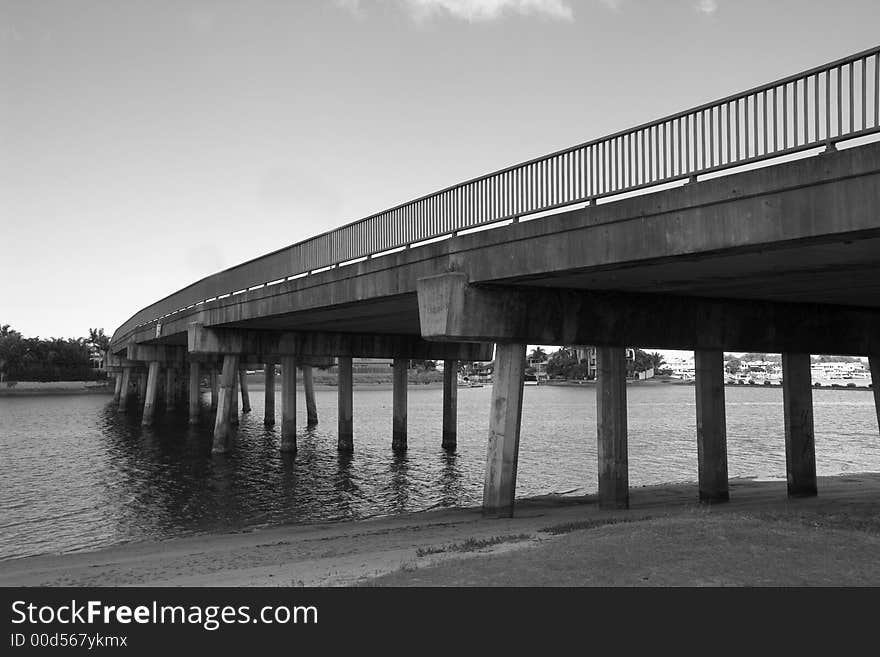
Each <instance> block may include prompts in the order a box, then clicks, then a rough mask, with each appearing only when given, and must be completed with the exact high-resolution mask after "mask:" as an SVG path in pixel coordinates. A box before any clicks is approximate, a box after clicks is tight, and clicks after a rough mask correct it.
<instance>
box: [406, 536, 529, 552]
mask: <svg viewBox="0 0 880 657" xmlns="http://www.w3.org/2000/svg"><path fill="white" fill-rule="evenodd" d="M530 538H532V535H531V534H511V535H508V536H491V537H489V538H469V539H467V540H465V541H462V542H461V543H453V544H452V545H437V546H431V547H425V548H419V549H418V550H417V551H416V556H419V557H426V556H428V555H429V554H440V553H443V552H476V551H477V550H482V549H483V548H487V547H491V546H493V545H498V544H499V543H512V542H514V541H524V540H528V539H530Z"/></svg>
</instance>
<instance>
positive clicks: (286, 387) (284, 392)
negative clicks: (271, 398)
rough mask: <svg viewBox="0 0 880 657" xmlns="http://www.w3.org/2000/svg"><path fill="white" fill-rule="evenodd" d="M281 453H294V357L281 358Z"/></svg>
mask: <svg viewBox="0 0 880 657" xmlns="http://www.w3.org/2000/svg"><path fill="white" fill-rule="evenodd" d="M281 451H282V452H291V453H293V452H296V357H295V356H282V357H281Z"/></svg>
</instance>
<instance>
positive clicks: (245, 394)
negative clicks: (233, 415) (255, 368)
mask: <svg viewBox="0 0 880 657" xmlns="http://www.w3.org/2000/svg"><path fill="white" fill-rule="evenodd" d="M238 384H239V388H240V389H241V412H242V413H250V412H251V395H250V391H248V381H247V368H245V367H243V368H241V369H240V370H239V371H238Z"/></svg>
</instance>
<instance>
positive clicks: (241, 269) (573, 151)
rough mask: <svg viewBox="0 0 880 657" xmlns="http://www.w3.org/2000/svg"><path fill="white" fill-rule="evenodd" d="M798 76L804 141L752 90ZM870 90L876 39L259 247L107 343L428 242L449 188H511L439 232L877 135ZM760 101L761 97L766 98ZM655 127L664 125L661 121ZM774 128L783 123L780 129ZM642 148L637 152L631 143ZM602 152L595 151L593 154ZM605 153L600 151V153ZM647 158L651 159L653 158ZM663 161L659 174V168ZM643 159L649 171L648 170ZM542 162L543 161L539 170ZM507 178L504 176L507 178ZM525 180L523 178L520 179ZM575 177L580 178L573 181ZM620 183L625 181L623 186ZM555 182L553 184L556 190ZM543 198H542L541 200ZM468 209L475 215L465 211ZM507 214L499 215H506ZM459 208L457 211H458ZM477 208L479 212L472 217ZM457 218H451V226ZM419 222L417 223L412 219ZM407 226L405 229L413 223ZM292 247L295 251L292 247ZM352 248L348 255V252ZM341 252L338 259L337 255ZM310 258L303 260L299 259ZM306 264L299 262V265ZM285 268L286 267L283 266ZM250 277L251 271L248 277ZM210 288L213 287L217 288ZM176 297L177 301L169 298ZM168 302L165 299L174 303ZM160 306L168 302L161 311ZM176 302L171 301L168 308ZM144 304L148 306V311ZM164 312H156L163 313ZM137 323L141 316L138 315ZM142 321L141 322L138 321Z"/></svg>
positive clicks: (878, 75) (877, 74)
mask: <svg viewBox="0 0 880 657" xmlns="http://www.w3.org/2000/svg"><path fill="white" fill-rule="evenodd" d="M869 60H871V61H873V62H874V63H873V82H872V81H870V80H868V79H867V78H866V74H867V70H868V67H869V64H868V62H869ZM857 62H861V66H860V67H859V70H860V72H861V80H862V82H861V85H860V87H859V91H860V94H861V96H860V107H861V110H859V111H860V112H861V114H860V118H861V122H862V125H861V129H855V128H854V117H855V116H856V113H857V110H854V109H853V108H854V104H853V103H854V94H855V89H856V87H857V86H858V85H857V84H856V82H855V80H854V79H853V72H852V66H853V65H854V64H855V63H857ZM847 66H849V67H850V75H849V83H848V86H847V93H848V95H849V107H850V110H849V112H848V113H846V116H847V120H848V126H846V128H847V129H846V130H845V131H844V130H843V127H842V123H841V122H842V120H843V116H844V114H845V111H844V108H843V100H842V99H841V93H842V89H843V82H842V78H843V77H844V75H843V71H844V67H847ZM835 69H837V70H838V71H839V74H838V76H837V86H836V102H837V105H834V103H833V102H832V100H831V99H830V96H828V98H829V99H826V100H825V101H824V102H825V103H826V104H825V105H822V106H821V107H822V110H824V111H822V117H823V119H824V121H826V122H830V117H831V116H832V112H833V111H836V114H834V116H835V117H836V119H837V124H836V126H837V132H836V134H832V130H831V125H830V123H829V124H828V127H825V128H824V134H823V133H822V130H820V125H819V116H820V105H819V76H822V75H823V74H824V77H823V80H824V89H825V91H826V95H828V94H830V89H831V88H832V86H833V85H832V76H831V72H832V71H834V70H835ZM810 78H814V79H815V82H814V83H813V89H814V91H815V97H816V105H815V108H814V109H813V112H814V115H813V119H814V121H815V124H816V127H815V129H814V130H813V131H812V133H811V131H810V127H809V126H807V125H806V122H807V116H808V114H809V111H810V104H809V103H808V99H807V97H806V95H807V87H808V80H809V79H810ZM798 82H802V84H801V87H802V89H803V93H804V100H803V105H802V106H801V107H802V110H801V111H802V121H803V123H802V126H803V131H804V134H803V139H802V140H801V142H800V143H799V142H798V139H799V134H798V123H797V122H798V107H799V105H798V103H799V101H798V99H797V98H794V99H793V100H792V101H791V103H792V105H791V108H793V121H794V134H793V135H792V134H791V131H790V130H789V124H788V123H786V121H787V120H788V117H789V115H790V114H791V109H790V108H789V106H788V105H786V104H785V103H787V102H788V100H787V99H785V95H783V98H784V101H783V107H782V113H783V118H782V120H783V124H782V126H780V125H779V124H778V122H777V116H776V111H777V98H776V94H775V93H774V94H773V112H774V114H773V122H774V123H773V124H772V125H770V126H769V127H768V125H767V120H768V115H767V109H766V107H765V108H764V111H763V114H759V109H758V100H757V98H758V94H761V93H764V92H767V91H770V90H775V89H780V88H783V91H784V92H786V91H787V88H788V86H787V85H789V84H792V83H793V84H794V85H795V91H794V92H793V93H792V96H795V95H796V90H797V83H798ZM870 85H873V100H871V101H870V103H871V106H872V107H873V114H874V119H873V121H872V122H871V125H868V121H867V118H868V117H867V114H868V110H867V108H868V103H869V97H870V95H871V94H870V93H869V86H870ZM878 88H880V45H878V46H874V47H872V48H868V49H866V50H862V51H861V52H858V53H855V54H852V55H848V56H846V57H842V58H840V59H837V60H834V61H832V62H828V63H825V64H821V65H819V66H815V67H813V68H810V69H806V70H804V71H801V72H799V73H795V74H793V75H789V76H786V77H784V78H780V79H778V80H775V81H773V82H769V83H765V84H761V85H758V86H756V87H753V88H751V89H748V90H746V91H740V92H737V93H735V94H732V95H729V96H726V97H724V98H720V99H717V100H713V101H710V102H707V103H703V104H701V105H698V106H696V107H691V108H689V109H686V110H683V111H680V112H676V113H674V114H670V115H667V116H664V117H662V118H659V119H655V120H652V121H649V122H647V123H643V124H640V125H637V126H635V127H631V128H627V129H625V130H621V131H618V132H615V133H612V134H609V135H604V136H602V137H599V138H596V139H592V140H589V141H585V142H582V143H579V144H576V145H574V146H569V147H567V148H564V149H560V150H557V151H554V152H552V153H548V154H544V155H541V156H539V157H535V158H532V159H530V160H526V161H523V162H519V163H517V164H514V165H511V166H508V167H505V168H503V169H498V170H496V171H492V172H490V173H487V174H484V175H480V176H477V177H475V178H471V179H468V180H465V181H463V182H459V183H456V184H454V185H450V186H448V187H445V188H443V189H440V190H439V191H435V192H432V193H429V194H425V195H423V196H419V197H417V198H414V199H411V200H409V201H406V202H404V203H400V204H398V205H395V206H392V207H390V208H388V209H385V210H382V211H380V212H376V213H373V214H370V215H368V216H366V217H364V218H362V219H358V220H356V221H353V222H350V223H348V224H345V225H343V226H339V227H336V228H333V229H330V230H328V231H325V232H323V233H321V234H319V235H315V236H313V237H310V238H308V239H306V240H303V241H301V242H297V243H295V244H291V245H288V246H285V247H282V248H280V249H277V250H275V251H272V252H270V253H267V254H264V255H262V256H259V257H257V258H253V259H251V260H247V261H245V262H243V263H240V264H238V265H234V266H232V267H228V268H226V269H224V270H222V271H220V272H217V273H215V274H212V275H210V276H206V277H204V278H202V279H199V280H198V281H195V282H194V283H191V284H190V285H188V286H186V287H184V288H182V289H181V290H178V291H177V292H173V293H171V294H169V295H167V296H166V297H163V298H162V299H160V300H159V301H157V302H155V303H153V304H151V305H150V306H148V307H147V308H144V309H142V310H141V311H139V312H138V313H135V315H133V316H132V317H131V318H129V319H128V320H127V321H126V322H125V323H124V324H123V325H122V326H121V327H120V328H119V329H118V330H117V331H116V333H114V342H116V341H117V338H118V336H119V337H124V336H125V334H127V333H130V331H131V330H132V329H133V328H136V327H137V326H141V325H143V324H144V323H149V322H152V321H156V320H158V319H161V318H162V317H164V316H167V314H171V313H176V312H178V311H179V310H181V309H185V308H188V307H190V306H191V305H193V304H200V303H203V302H205V301H207V300H209V299H213V298H214V297H217V296H224V295H225V294H229V293H231V292H235V291H239V290H241V289H247V288H249V287H253V286H257V285H261V284H265V283H266V282H267V281H273V280H276V278H278V276H276V274H279V273H281V274H283V276H282V277H290V276H292V275H300V274H303V273H308V272H309V271H314V270H316V269H321V268H324V267H327V266H332V265H335V264H339V263H340V262H345V261H348V260H351V259H357V258H359V257H371V256H372V255H375V254H379V253H382V252H384V251H388V250H392V249H395V248H399V247H400V246H404V245H406V244H412V243H416V242H420V241H424V240H427V239H432V238H434V237H436V236H438V235H439V234H441V233H444V231H440V233H438V232H437V230H436V229H435V227H434V223H436V222H434V223H431V225H430V227H428V226H425V225H424V224H425V223H426V222H425V221H424V211H425V207H424V206H425V205H426V204H427V202H430V201H434V200H437V201H439V200H441V199H442V200H444V201H447V202H448V201H449V199H450V196H451V195H452V193H453V192H458V191H462V192H464V193H470V192H471V191H473V190H475V189H480V187H479V186H481V185H483V184H484V183H494V184H495V187H494V188H493V190H492V194H493V195H495V196H496V197H497V196H500V195H509V196H510V198H509V199H508V200H509V202H506V201H504V200H501V199H498V198H492V199H488V198H486V199H477V201H476V208H475V209H474V208H465V207H464V206H463V205H459V206H456V207H451V206H450V207H449V208H447V210H451V211H453V214H454V216H453V217H452V222H451V223H454V224H455V225H454V226H453V227H452V228H451V229H449V230H446V231H445V233H454V232H455V231H456V230H460V229H463V228H470V227H474V226H478V225H484V224H489V223H494V222H496V221H500V220H503V219H505V218H510V217H512V216H521V215H525V214H532V213H536V212H541V211H545V210H548V209H552V208H557V207H563V206H565V205H571V204H574V203H580V202H584V201H586V200H593V199H596V198H599V197H602V196H610V195H614V194H619V193H623V192H627V191H634V190H638V189H643V188H646V187H650V186H653V185H657V184H662V183H665V182H670V181H674V180H680V179H682V178H686V177H693V176H694V175H696V174H698V173H707V172H710V171H717V170H720V169H724V168H731V167H735V166H740V165H742V164H746V163H749V162H755V161H760V160H764V159H768V158H772V157H778V156H781V155H786V154H789V153H792V152H797V151H801V150H806V149H808V148H816V147H817V146H821V145H822V144H823V143H826V144H832V143H833V142H834V141H842V140H844V139H850V138H853V137H855V136H861V135H864V134H873V133H876V132H880V119H878V104H880V101H878V99H877V96H878ZM751 97H754V98H755V100H754V102H753V103H752V105H753V109H752V113H753V120H754V127H753V128H752V130H751V131H750V129H749V111H750V108H749V103H748V100H746V102H745V103H743V104H742V106H744V108H743V113H744V115H745V125H744V126H743V125H742V124H741V123H740V116H739V111H740V109H739V108H740V106H741V105H740V103H738V102H736V101H739V100H742V99H749V98H751ZM764 100H765V101H766V96H765V98H764ZM735 102H736V119H735V125H734V128H735V131H736V134H735V137H734V136H733V131H732V129H731V111H730V110H731V108H730V104H731V103H735ZM724 106H727V112H726V121H727V126H726V131H725V128H724V126H723V125H722V124H721V115H722V108H723V107H724ZM716 108H717V109H718V112H717V114H718V122H717V124H715V123H710V125H709V132H708V138H709V142H708V145H709V150H710V152H709V157H708V158H707V155H706V146H707V143H706V135H707V132H706V128H705V126H702V127H701V132H700V138H701V144H700V146H701V148H702V152H699V151H698V149H697V143H696V141H697V136H698V135H697V129H696V120H695V121H694V132H693V139H694V143H693V151H689V150H687V148H688V147H686V148H684V149H683V148H682V144H681V139H682V135H684V139H685V143H686V144H687V141H688V139H689V136H690V135H689V133H688V130H689V128H688V129H687V130H683V129H682V125H681V122H680V120H681V119H684V118H686V117H692V116H693V117H698V116H699V117H700V121H704V120H705V114H703V115H702V116H701V114H700V113H703V112H706V110H714V109H716ZM715 114H716V112H714V111H711V112H710V115H711V119H710V121H714V120H715V119H714V115H715ZM759 116H760V117H762V118H763V121H764V125H763V129H762V131H760V134H761V136H762V138H763V149H759V143H758V135H759V129H758V126H757V122H758V119H759ZM676 122H679V123H678V127H677V130H676V128H675V124H676ZM667 126H668V128H669V139H670V142H671V141H672V140H673V136H674V135H677V137H678V140H679V143H678V148H677V149H676V147H675V144H674V143H670V142H667V141H666V128H667ZM661 127H662V128H661ZM741 127H744V131H743V132H744V137H745V143H743V141H742V138H741V135H740V128H741ZM780 127H781V128H782V130H781V131H780ZM653 128H657V130H655V133H656V132H659V131H660V129H662V130H663V139H664V142H663V145H662V146H661V145H660V143H659V141H658V142H657V144H656V145H652V144H650V143H649V144H647V146H646V144H644V143H642V144H641V145H640V146H638V145H636V146H633V144H632V143H631V142H632V141H635V139H634V137H635V136H637V135H638V136H641V137H642V138H644V135H645V134H648V135H649V136H650V134H651V133H650V132H647V133H646V131H650V130H651V129H653ZM771 131H772V149H771V148H770V146H769V145H768V141H767V140H768V135H769V134H770V132H771ZM716 134H717V138H718V143H717V144H716V143H715V142H714V141H713V139H714V137H715V136H716ZM750 135H751V136H753V137H754V148H753V149H751V150H753V151H754V152H753V153H752V154H751V155H750V154H749V152H750ZM722 136H726V139H727V158H726V160H725V158H724V157H723V147H722V145H721V139H722ZM792 136H793V146H791V147H789V146H788V140H789V138H790V137H792ZM626 137H629V139H627V140H626V142H625V143H626V148H627V152H626V153H611V154H610V159H609V160H608V161H605V162H599V161H598V160H597V161H596V162H586V161H585V160H584V158H586V154H587V153H591V152H592V151H591V149H593V150H595V149H597V148H598V149H602V147H603V146H605V145H608V146H609V147H608V148H606V149H605V150H606V151H611V150H613V149H612V148H610V146H611V145H613V144H615V143H617V147H619V146H620V142H619V141H617V140H622V138H626ZM732 137H733V139H735V148H736V157H735V158H733V157H732V152H731V138H732ZM780 137H781V141H782V144H783V147H782V148H779V147H778V143H777V141H778V138H780ZM740 146H744V151H745V157H740ZM630 148H632V149H633V150H632V152H629V149H630ZM639 149H641V150H639ZM599 152H600V153H602V152H603V151H601V150H600V151H599ZM579 153H580V154H581V158H582V159H581V161H580V163H578V162H575V163H574V164H573V165H572V164H570V163H568V162H566V164H565V165H564V166H573V168H572V169H571V170H566V171H563V172H561V173H560V172H559V171H557V172H556V174H555V177H554V175H553V174H552V172H551V175H550V176H547V175H544V176H543V177H542V178H541V179H540V180H537V179H536V180H534V181H531V182H529V181H525V183H523V182H522V181H518V182H513V181H511V179H510V178H511V177H510V176H508V174H512V173H514V172H518V173H519V174H520V175H522V174H524V172H532V171H533V170H534V168H535V165H543V164H544V163H553V162H554V161H555V163H556V165H557V166H559V165H560V160H559V158H563V157H565V156H572V155H574V157H571V158H570V159H571V160H575V159H576V157H577V154H579ZM605 154H606V155H607V153H605ZM639 154H641V157H642V161H641V167H640V166H639V162H638V157H637V156H638V155H639ZM716 154H717V162H716ZM646 155H647V157H648V164H647V165H646V163H645V156H646ZM652 157H653V158H655V159H654V160H651V158H652ZM661 162H662V175H661V169H660V165H661ZM667 164H669V165H670V169H671V172H670V171H669V170H667ZM588 165H589V166H590V167H591V168H590V170H589V175H588V172H587V166H588ZM652 165H656V168H655V169H652V168H651V167H652ZM646 166H647V169H646ZM547 168H550V167H547ZM505 176H507V178H505ZM575 176H581V177H583V178H584V180H583V181H577V182H575V183H572V177H575ZM589 176H592V177H593V179H592V180H589V179H588V178H589ZM523 177H525V176H523ZM581 183H583V184H581ZM623 183H625V184H623ZM563 184H566V185H572V184H573V185H574V186H573V188H572V190H568V191H570V192H571V193H567V194H557V193H556V192H557V191H561V187H562V185H563ZM557 188H558V190H557ZM516 194H520V195H522V194H525V195H529V194H532V195H533V197H536V198H539V199H541V202H532V203H530V204H529V203H522V202H518V201H517V199H515V198H514V195H516ZM547 198H549V199H550V201H547V200H546V199H547ZM554 199H555V200H554ZM499 200H500V201H501V204H502V205H503V206H504V210H505V211H504V212H501V213H500V214H499V211H498V208H497V207H495V204H496V202H497V201H499ZM471 210H473V212H471ZM505 212H506V214H505ZM456 213H457V214H456ZM401 214H403V218H405V219H409V218H410V217H409V215H414V216H413V217H412V218H413V219H418V220H420V221H421V224H418V225H415V227H414V228H413V227H412V226H406V227H405V229H403V230H392V231H390V232H391V233H393V235H389V234H388V232H389V229H388V226H387V225H385V224H386V223H387V222H383V221H382V220H384V219H390V218H391V217H392V216H394V217H397V218H399V217H400V215H401ZM464 215H467V216H464ZM477 215H479V216H477ZM370 222H378V223H377V225H376V226H374V227H373V229H374V230H373V231H372V232H371V233H370V234H371V235H373V236H374V237H376V239H371V240H369V241H370V242H371V243H372V248H371V249H366V248H364V247H360V248H356V249H351V248H348V249H345V248H339V244H338V242H339V241H340V240H341V238H342V237H344V236H345V233H346V232H349V233H352V232H354V231H356V230H359V229H369V228H370V226H369V225H368V224H369V223H370ZM456 222H457V223H456ZM414 223H418V222H414ZM411 228H412V230H411ZM348 239H349V240H350V239H351V235H350V234H349V236H348ZM319 245H321V246H322V248H325V249H326V251H327V252H326V254H324V253H323V252H320V253H319V251H318V246H319ZM309 247H312V252H311V253H310V254H309V257H308V258H306V257H305V256H306V249H308V248H309ZM297 249H299V251H298V252H297V251H296V250H297ZM352 254H354V257H353V258H352V257H351V256H352ZM287 255H289V256H290V258H293V257H294V256H298V257H299V260H302V261H303V262H302V263H301V264H299V265H298V266H297V267H294V269H296V271H292V270H291V268H290V266H289V265H288V264H287V263H285V262H284V261H285V256H287ZM343 256H346V257H343ZM306 261H308V262H306ZM306 264H307V265H308V266H305V265H306ZM285 267H287V268H286V269H285ZM250 270H253V271H251V274H252V276H251V277H248V276H247V272H248V271H250ZM270 274H271V275H272V277H269V278H265V277H264V278H263V279H262V280H257V278H259V275H263V276H267V275H270ZM254 277H257V278H254ZM221 283H223V284H227V285H228V286H229V287H230V288H231V289H224V290H223V291H222V292H220V287H219V286H220V285H221ZM215 288H217V289H215ZM175 300H176V301H175ZM172 301H173V303H172ZM166 306H168V307H167V308H166ZM174 306H176V307H174ZM151 309H155V310H154V311H151ZM163 311H165V312H164V314H163ZM141 320H144V321H141ZM138 322H140V323H138Z"/></svg>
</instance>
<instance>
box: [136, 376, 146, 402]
mask: <svg viewBox="0 0 880 657" xmlns="http://www.w3.org/2000/svg"><path fill="white" fill-rule="evenodd" d="M135 381H136V386H137V398H138V402H142V401H144V399H145V395H146V394H147V374H146V373H145V372H138V374H137V378H136V379H135Z"/></svg>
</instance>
